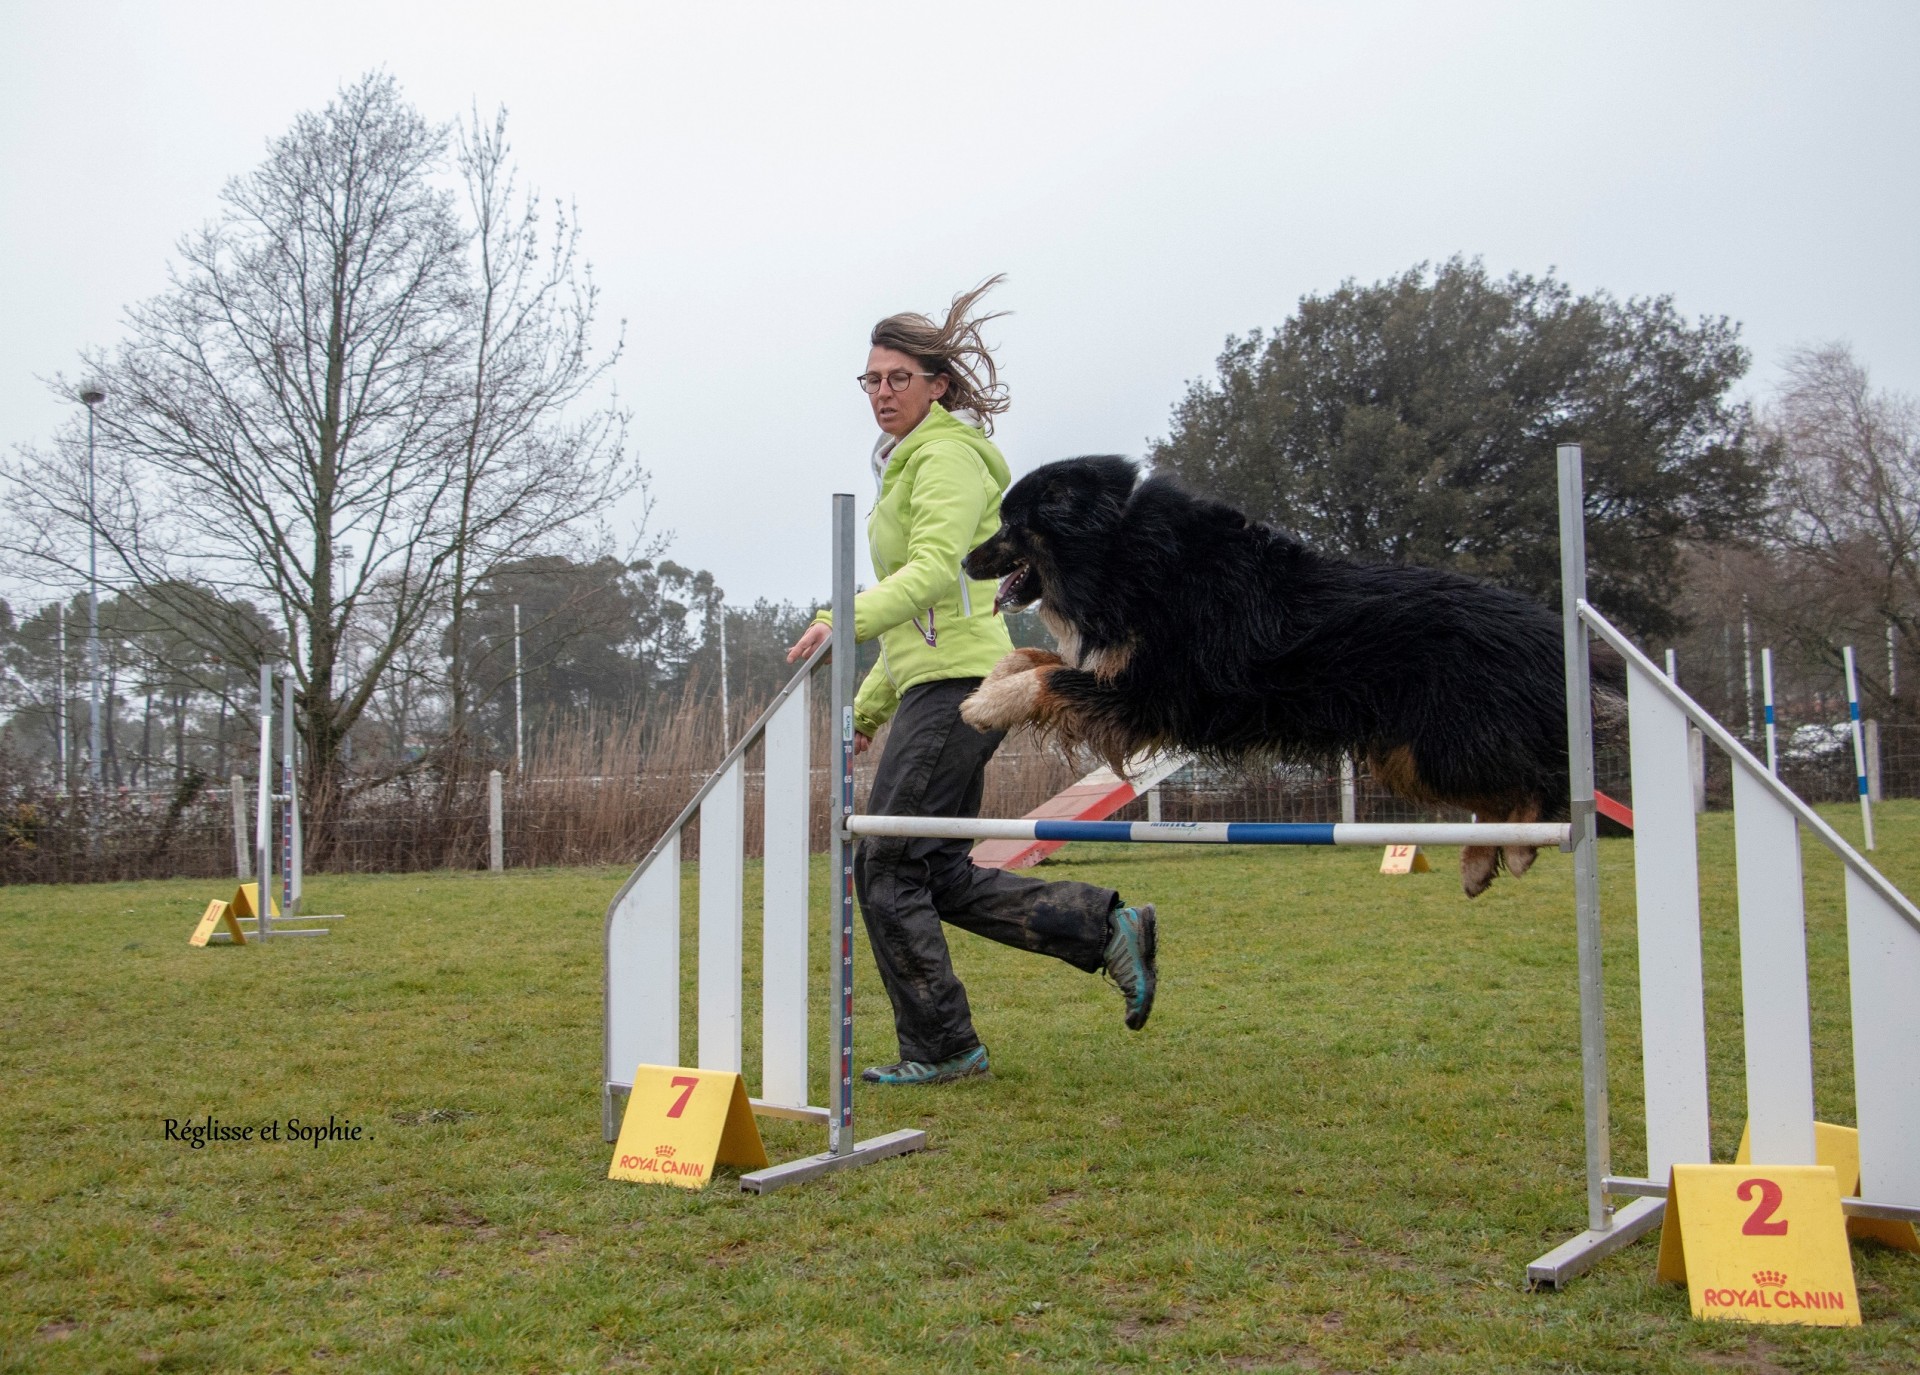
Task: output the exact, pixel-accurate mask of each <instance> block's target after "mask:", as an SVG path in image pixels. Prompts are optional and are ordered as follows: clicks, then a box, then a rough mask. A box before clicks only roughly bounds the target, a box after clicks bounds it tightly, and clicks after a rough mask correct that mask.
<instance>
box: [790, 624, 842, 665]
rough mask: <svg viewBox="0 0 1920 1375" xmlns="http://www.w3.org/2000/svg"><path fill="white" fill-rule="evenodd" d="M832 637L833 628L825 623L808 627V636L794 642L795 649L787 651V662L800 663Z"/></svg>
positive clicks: (805, 635)
mask: <svg viewBox="0 0 1920 1375" xmlns="http://www.w3.org/2000/svg"><path fill="white" fill-rule="evenodd" d="M832 635H833V627H832V626H830V625H828V624H827V623H826V622H825V621H815V622H814V623H813V624H812V625H810V626H808V627H807V633H806V634H804V635H802V636H801V637H800V638H799V639H798V640H795V641H794V642H793V647H792V648H791V649H789V650H788V651H787V662H788V663H790V664H797V663H799V662H800V661H801V660H802V659H804V658H806V657H807V656H808V655H809V654H812V653H813V651H814V650H816V649H818V648H820V646H821V645H823V644H825V643H826V642H827V640H828V639H829V638H830V637H831V636H832Z"/></svg>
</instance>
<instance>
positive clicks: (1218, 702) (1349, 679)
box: [961, 457, 1626, 897]
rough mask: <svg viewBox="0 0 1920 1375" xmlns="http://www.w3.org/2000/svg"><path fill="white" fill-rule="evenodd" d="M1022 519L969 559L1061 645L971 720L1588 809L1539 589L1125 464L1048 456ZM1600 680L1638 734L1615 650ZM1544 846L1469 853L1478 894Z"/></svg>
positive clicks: (1022, 657) (1063, 738)
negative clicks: (1296, 528) (1364, 560)
mask: <svg viewBox="0 0 1920 1375" xmlns="http://www.w3.org/2000/svg"><path fill="white" fill-rule="evenodd" d="M1000 519H1001V526H1000V529H999V531H998V532H997V533H996V534H995V535H994V536H993V538H991V539H989V540H988V541H987V542H986V543H985V544H982V545H981V546H980V547H979V548H977V549H975V550H974V551H973V552H972V553H971V554H969V555H968V556H967V559H966V570H967V573H968V574H969V575H970V576H972V577H976V578H999V579H1000V580H1001V584H1000V593H999V597H998V599H997V602H996V609H998V608H1016V609H1017V608H1021V607H1025V606H1028V605H1031V604H1032V603H1034V602H1039V603H1040V616H1041V619H1042V620H1043V621H1045V622H1046V624H1047V626H1048V628H1049V629H1050V630H1051V631H1052V632H1053V634H1054V637H1055V638H1056V640H1057V641H1058V643H1059V646H1060V652H1059V653H1058V654H1053V653H1049V652H1047V651H1044V650H1032V649H1025V650H1016V651H1014V652H1013V653H1012V654H1011V655H1009V656H1007V657H1006V658H1005V659H1003V660H1002V661H1001V662H1000V664H999V666H998V667H996V668H995V669H994V671H993V673H992V674H991V675H990V676H989V677H988V679H987V680H986V682H984V683H982V684H981V686H980V687H979V689H978V690H977V691H976V692H975V693H974V694H973V695H972V696H971V697H969V698H968V699H967V700H966V702H965V703H964V704H963V705H962V707H961V714H962V715H963V716H964V717H965V718H966V720H967V721H968V723H969V724H971V725H973V726H975V727H977V728H979V729H981V730H990V729H998V730H1010V729H1013V728H1014V727H1017V726H1033V727H1034V728H1036V729H1037V730H1039V731H1040V732H1041V733H1042V734H1045V735H1048V736H1051V737H1053V738H1054V739H1056V740H1058V741H1060V742H1061V743H1062V744H1064V745H1067V746H1069V747H1071V746H1074V745H1081V746H1085V747H1086V748H1088V749H1090V750H1091V751H1092V752H1094V753H1095V754H1097V755H1099V756H1100V757H1102V758H1104V759H1106V760H1107V761H1108V762H1109V763H1111V764H1114V765H1115V766H1118V765H1119V763H1120V762H1121V761H1122V760H1124V759H1125V758H1126V757H1127V756H1129V755H1132V754H1134V753H1137V752H1139V751H1141V750H1144V749H1177V750H1184V751H1194V752H1197V753H1200V754H1202V755H1205V756H1209V757H1214V758H1220V759H1244V758H1247V757H1251V756H1261V755H1267V756H1277V757H1281V758H1286V759H1290V760H1300V761H1319V762H1331V761H1333V760H1335V759H1337V758H1339V757H1340V756H1342V755H1347V754H1351V755H1355V756H1358V757H1361V758H1364V759H1366V761H1367V763H1368V765H1369V767H1370V768H1371V769H1372V771H1373V775H1374V777H1375V778H1376V779H1378V780H1379V781H1380V783H1382V784H1383V785H1384V786H1385V787H1387V788H1388V789H1390V790H1392V791H1393V792H1395V793H1398V794H1399V795H1401V796H1403V797H1407V798H1411V799H1414V800H1417V801H1421V802H1426V803H1440V804H1444V805H1448V806H1453V807H1460V808H1465V809H1466V810H1469V811H1471V812H1474V813H1476V814H1477V815H1478V817H1479V819H1480V820H1482V821H1522V822H1527V821H1541V820H1555V819H1563V818H1565V816H1566V815H1567V720H1566V687H1565V682H1566V680H1565V661H1564V655H1563V649H1562V643H1563V641H1562V635H1561V627H1560V619H1559V617H1557V616H1555V615H1553V614H1552V613H1551V612H1549V611H1547V610H1546V609H1545V608H1544V607H1542V606H1540V605H1538V604H1537V603H1535V602H1533V601H1531V600H1530V599H1528V598H1527V597H1524V596H1522V595H1520V594H1519V593H1516V592H1510V591H1507V590H1505V589H1503V588H1499V587H1494V586H1491V585H1489V584H1486V583H1482V582H1477V581H1475V580H1474V579H1472V578H1467V577H1463V576H1461V575H1460V574H1457V573H1448V572H1442V571H1439V570H1437V569H1431V568H1409V567H1395V566H1388V565H1376V564H1360V563H1353V562H1350V561H1347V560H1344V559H1337V558H1330V557H1326V556H1324V555H1320V554H1316V553H1314V552H1313V551H1312V550H1311V549H1308V548H1307V547H1305V546H1304V545H1303V544H1301V543H1300V542H1299V541H1298V540H1297V539H1294V538H1292V537H1291V536H1289V535H1286V534H1283V533H1281V532H1279V531H1277V530H1273V529H1270V528H1268V527H1267V526H1264V525H1260V524H1257V523H1255V522H1252V521H1249V520H1248V519H1247V518H1246V517H1245V516H1243V515H1241V514H1240V513H1239V512H1238V511H1236V510H1234V509H1233V508H1231V507H1229V506H1225V505H1222V504H1221V503H1220V502H1217V501H1210V500H1206V499H1204V498H1200V497H1196V496H1193V495H1192V494H1190V493H1188V492H1187V491H1186V490H1184V489H1183V488H1182V487H1181V486H1180V485H1179V484H1178V483H1177V482H1175V481H1173V480H1172V479H1170V478H1166V477H1159V476H1155V477H1148V478H1146V479H1145V480H1141V479H1140V476H1139V473H1138V470H1137V469H1136V468H1135V466H1134V465H1133V464H1132V463H1130V462H1128V461H1127V460H1126V459H1123V458H1107V457H1101V458H1073V459H1066V460H1064V461H1062V462H1059V463H1050V464H1048V465H1046V466H1045V467H1043V468H1040V469H1037V470H1036V471H1034V472H1032V473H1030V474H1028V475H1027V476H1026V477H1024V478H1022V479H1021V480H1020V481H1018V482H1016V483H1015V484H1014V485H1013V486H1012V487H1011V488H1010V489H1009V490H1008V492H1007V494H1006V497H1005V498H1004V500H1003V501H1002V502H1001V505H1000ZM1594 678H1595V683H1594V702H1595V707H1594V714H1595V720H1596V726H1597V728H1598V729H1599V730H1600V731H1601V732H1602V733H1603V734H1611V733H1612V732H1613V731H1615V730H1624V726H1625V717H1626V701H1625V697H1624V674H1623V672H1622V669H1621V666H1620V665H1619V664H1618V663H1617V662H1607V661H1604V660H1603V659H1601V657H1600V656H1598V655H1596V657H1595V663H1594ZM1534 853H1535V852H1534V851H1533V850H1532V849H1530V848H1527V847H1524V846H1508V847H1506V849H1505V851H1504V855H1503V854H1502V853H1499V852H1496V851H1495V850H1494V849H1493V848H1492V847H1488V846H1470V847H1468V848H1467V849H1466V850H1465V852H1464V853H1463V854H1462V856H1461V861H1460V876H1461V882H1462V885H1463V886H1464V887H1465V889H1466V892H1467V895H1468V896H1469V897H1473V896H1476V895H1477V894H1479V893H1481V892H1484V891H1485V890H1486V887H1487V885H1488V884H1489V883H1491V882H1492V881H1493V876H1494V873H1495V871H1496V870H1497V869H1498V868H1499V867H1500V865H1501V862H1502V859H1503V858H1504V862H1505V865H1506V867H1507V868H1508V869H1509V870H1511V871H1512V872H1513V873H1515V874H1519V873H1523V872H1525V870H1526V869H1527V867H1528V866H1529V865H1531V864H1532V863H1533V858H1534Z"/></svg>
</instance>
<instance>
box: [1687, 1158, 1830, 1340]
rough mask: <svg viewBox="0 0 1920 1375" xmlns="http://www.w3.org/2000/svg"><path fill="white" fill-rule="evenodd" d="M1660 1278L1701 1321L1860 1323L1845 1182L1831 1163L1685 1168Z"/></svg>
mask: <svg viewBox="0 0 1920 1375" xmlns="http://www.w3.org/2000/svg"><path fill="white" fill-rule="evenodd" d="M1659 1277H1660V1278H1661V1279H1663V1280H1668V1281H1671V1282H1673V1283H1676V1284H1679V1283H1685V1284H1686V1286H1687V1294H1688V1298H1689V1299H1690V1301H1691V1303H1692V1306H1693V1316H1694V1317H1696V1318H1710V1319H1730V1320H1733V1321H1737V1322H1766V1323H1810V1324H1813V1325H1815V1326H1820V1327H1854V1326H1858V1325H1859V1322H1860V1300H1859V1298H1858V1296H1857V1295H1856V1293H1855V1291H1854V1284H1853V1255H1852V1253H1851V1252H1850V1251H1849V1250H1848V1249H1847V1229H1846V1219H1845V1217H1844V1216H1843V1215H1842V1213H1841V1212H1840V1187H1839V1183H1838V1180H1837V1177H1836V1176H1835V1174H1834V1172H1833V1170H1832V1168H1831V1167H1830V1166H1825V1165H1773V1166H1768V1165H1746V1164H1743V1165H1676V1166H1674V1167H1673V1176H1672V1182H1671V1183H1670V1184H1669V1185H1668V1188H1667V1210H1666V1216H1665V1217H1664V1219H1663V1220H1662V1222H1661V1230H1660V1269H1659Z"/></svg>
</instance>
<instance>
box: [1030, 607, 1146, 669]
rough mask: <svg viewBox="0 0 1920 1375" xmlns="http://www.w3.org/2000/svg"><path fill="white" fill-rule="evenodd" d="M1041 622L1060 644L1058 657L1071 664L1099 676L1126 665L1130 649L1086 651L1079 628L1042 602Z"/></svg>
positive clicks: (1131, 655) (1130, 657)
mask: <svg viewBox="0 0 1920 1375" xmlns="http://www.w3.org/2000/svg"><path fill="white" fill-rule="evenodd" d="M1040 623H1041V624H1042V625H1044V626H1045V627H1046V628H1047V630H1048V632H1049V633H1050V634H1051V635H1052V636H1053V638H1054V641H1055V642H1056V643H1057V644H1058V645H1059V646H1060V657H1061V658H1062V659H1064V660H1065V661H1066V663H1067V665H1068V666H1069V667H1071V668H1083V669H1085V670H1086V671H1087V672H1089V673H1092V674H1096V675H1098V676H1099V677H1101V678H1112V677H1114V676H1116V675H1117V674H1118V673H1119V672H1120V671H1121V670H1122V669H1124V668H1125V667H1126V666H1127V663H1128V661H1129V660H1131V659H1132V657H1133V653H1132V651H1131V650H1130V649H1125V648H1122V649H1095V650H1091V651H1089V650H1088V649H1087V647H1086V646H1085V645H1083V644H1082V643H1081V642H1080V628H1079V627H1078V626H1075V625H1070V624H1069V623H1068V622H1067V621H1066V619H1065V618H1064V617H1062V616H1060V615H1058V614H1057V613H1055V612H1052V611H1049V610H1048V609H1047V604H1046V603H1045V602H1041V603H1040Z"/></svg>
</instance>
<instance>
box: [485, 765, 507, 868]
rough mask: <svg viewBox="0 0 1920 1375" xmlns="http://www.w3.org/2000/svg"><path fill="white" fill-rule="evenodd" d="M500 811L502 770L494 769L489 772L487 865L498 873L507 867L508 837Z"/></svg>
mask: <svg viewBox="0 0 1920 1375" xmlns="http://www.w3.org/2000/svg"><path fill="white" fill-rule="evenodd" d="M500 813H501V808H500V770H498V769H493V770H491V771H490V772H489V773H488V774H487V851H488V865H487V867H488V868H490V869H492V870H493V872H494V873H496V874H497V873H499V872H500V871H501V870H502V869H505V868H506V867H507V862H506V860H507V838H506V834H505V825H504V822H503V820H502V817H501V814H500Z"/></svg>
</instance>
